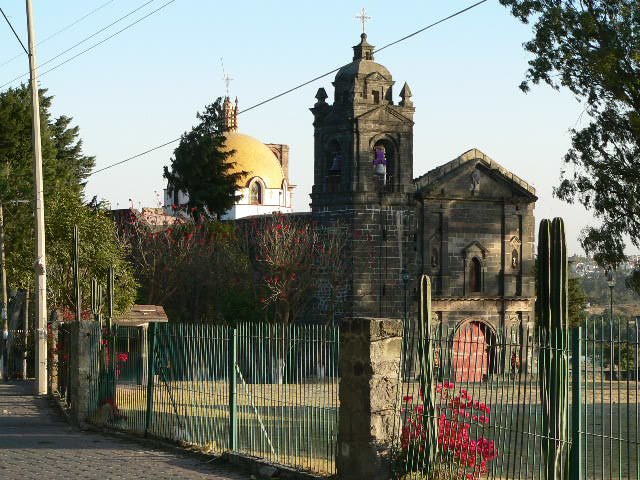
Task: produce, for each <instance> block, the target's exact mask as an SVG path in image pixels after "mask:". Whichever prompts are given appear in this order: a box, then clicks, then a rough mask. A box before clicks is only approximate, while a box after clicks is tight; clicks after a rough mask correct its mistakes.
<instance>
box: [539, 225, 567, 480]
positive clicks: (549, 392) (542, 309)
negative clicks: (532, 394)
mask: <svg viewBox="0 0 640 480" xmlns="http://www.w3.org/2000/svg"><path fill="white" fill-rule="evenodd" d="M567 267H568V263H567V246H566V241H565V236H564V222H563V221H562V219H561V218H554V219H553V222H550V221H549V220H547V219H544V220H542V221H541V222H540V231H539V234H538V269H537V276H538V286H539V291H538V292H537V294H538V299H537V301H536V313H537V317H538V323H539V326H540V336H541V343H540V352H539V354H538V355H539V358H538V365H539V370H540V395H541V401H542V422H543V425H542V426H543V434H544V436H545V437H546V441H543V442H542V449H543V453H544V458H545V463H546V478H547V480H554V479H556V478H565V477H566V471H567V470H566V469H567V463H566V456H565V455H564V450H565V447H566V445H567V444H568V443H567V442H568V441H569V425H568V413H569V356H568V350H567V349H568V344H569V334H568V323H567V318H568V300H567V289H568V288H567V285H568V284H567V281H568V280H567V278H568V277H567Z"/></svg>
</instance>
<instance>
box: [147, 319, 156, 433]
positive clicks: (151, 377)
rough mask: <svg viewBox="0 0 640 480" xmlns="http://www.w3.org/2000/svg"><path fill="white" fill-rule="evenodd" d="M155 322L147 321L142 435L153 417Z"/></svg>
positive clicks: (149, 425) (149, 426)
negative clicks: (147, 336)
mask: <svg viewBox="0 0 640 480" xmlns="http://www.w3.org/2000/svg"><path fill="white" fill-rule="evenodd" d="M155 347H156V323H155V322H151V323H149V358H148V362H149V363H148V365H149V366H148V369H147V411H146V416H145V422H144V436H145V437H146V436H147V435H148V434H149V429H150V428H151V419H152V418H153V382H154V377H155V373H156V372H155V368H154V365H155V361H154V360H155V349H156V348H155Z"/></svg>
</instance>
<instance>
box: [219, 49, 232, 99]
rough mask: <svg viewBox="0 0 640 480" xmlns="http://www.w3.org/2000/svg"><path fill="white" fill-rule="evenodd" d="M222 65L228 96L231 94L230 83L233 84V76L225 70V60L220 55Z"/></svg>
mask: <svg viewBox="0 0 640 480" xmlns="http://www.w3.org/2000/svg"><path fill="white" fill-rule="evenodd" d="M220 65H221V66H222V80H223V81H224V85H225V88H226V96H227V97H228V96H229V85H230V84H231V81H232V80H233V78H231V77H230V76H229V74H228V73H227V72H226V71H225V69H224V61H223V60H222V57H220Z"/></svg>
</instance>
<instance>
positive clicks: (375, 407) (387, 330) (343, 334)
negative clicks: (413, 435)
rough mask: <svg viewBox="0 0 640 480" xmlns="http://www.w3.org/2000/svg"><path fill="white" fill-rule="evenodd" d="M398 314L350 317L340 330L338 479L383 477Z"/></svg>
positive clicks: (394, 388)
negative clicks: (390, 317)
mask: <svg viewBox="0 0 640 480" xmlns="http://www.w3.org/2000/svg"><path fill="white" fill-rule="evenodd" d="M402 330H403V329H402V320H398V319H386V318H351V319H345V320H344V321H343V322H342V325H341V330H340V372H341V378H340V387H339V397H340V418H339V431H338V452H337V457H336V465H337V469H338V475H339V478H341V479H343V480H352V479H353V480H356V479H357V480H361V479H365V478H366V479H367V480H387V479H388V478H390V471H389V467H390V465H389V459H388V454H389V453H390V446H391V441H392V439H393V436H394V428H396V429H398V430H399V428H400V425H399V420H400V418H399V415H400V412H399V411H398V410H397V401H398V388H399V384H398V373H399V370H400V354H401V350H402Z"/></svg>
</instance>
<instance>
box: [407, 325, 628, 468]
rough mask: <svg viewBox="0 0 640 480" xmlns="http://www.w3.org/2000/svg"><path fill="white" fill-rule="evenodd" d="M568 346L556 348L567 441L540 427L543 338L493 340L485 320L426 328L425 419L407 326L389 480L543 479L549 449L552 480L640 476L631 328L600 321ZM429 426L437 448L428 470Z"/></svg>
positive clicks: (508, 335) (516, 335)
mask: <svg viewBox="0 0 640 480" xmlns="http://www.w3.org/2000/svg"><path fill="white" fill-rule="evenodd" d="M570 338H571V342H570V344H571V345H570V346H569V347H568V348H565V349H563V350H562V352H564V353H566V355H567V358H569V359H570V363H569V364H570V382H569V393H570V396H569V406H570V412H569V419H570V423H569V432H570V433H569V435H568V437H566V438H557V437H555V436H554V435H553V434H552V433H551V432H550V431H549V430H548V429H547V428H545V423H544V422H543V408H544V407H543V403H542V401H541V372H542V370H543V367H544V365H543V363H544V362H545V361H546V360H545V359H546V358H548V356H547V355H546V353H547V352H549V351H550V350H552V349H554V348H556V347H555V346H554V345H556V344H555V343H554V342H553V339H551V338H545V333H544V331H541V330H539V329H535V328H524V327H520V326H514V327H513V328H511V329H509V330H507V331H506V332H504V331H503V332H495V331H493V330H492V328H491V327H489V326H488V325H487V324H485V323H482V322H470V323H465V324H463V325H462V326H460V327H458V328H451V329H443V328H442V327H441V326H436V327H434V328H432V330H431V332H429V334H428V335H427V337H426V338H425V340H424V342H425V343H427V344H428V345H429V348H431V349H432V351H433V371H434V382H435V386H434V390H435V402H434V403H435V409H434V410H433V415H432V416H431V417H430V418H429V417H428V415H427V414H426V413H425V412H426V411H427V409H426V405H427V403H428V402H425V400H424V396H423V388H424V387H421V386H420V382H419V367H420V366H419V359H418V355H417V352H418V342H419V341H420V339H419V334H418V332H417V331H415V327H410V328H409V329H408V331H407V332H406V339H407V341H406V355H405V360H404V361H403V380H402V398H401V399H400V400H399V405H400V406H399V409H400V415H399V417H400V425H399V428H398V432H399V434H398V438H397V441H396V444H395V445H394V466H395V477H396V478H412V479H413V478H415V479H441V478H442V479H444V478H447V479H449V478H456V479H457V478H470V479H471V478H474V479H475V478H495V479H530V478H535V479H549V477H548V474H547V473H546V471H545V465H546V462H547V454H546V453H545V452H546V451H548V450H549V449H548V446H549V445H550V444H553V445H556V446H557V450H558V458H559V464H561V465H563V467H562V468H560V469H559V470H558V472H557V473H556V474H555V475H554V476H553V478H558V479H564V478H566V479H571V480H573V479H620V480H622V479H638V478H640V467H639V459H640V443H639V435H638V432H639V431H640V428H639V427H640V412H639V404H638V398H639V397H638V391H639V384H638V373H639V368H638V366H639V364H638V326H637V324H636V322H635V321H634V322H632V323H628V322H625V323H624V324H623V323H622V322H620V321H617V320H616V321H614V322H613V323H611V322H610V321H609V320H608V319H598V320H596V321H591V322H588V323H587V324H586V325H585V327H582V328H581V329H573V330H572V331H571V334H570ZM562 352H561V353H562ZM426 390H427V391H428V388H427V389H426ZM551 413H552V414H553V412H551ZM430 420H431V421H430ZM434 423H435V430H436V433H437V438H438V442H437V446H435V445H434V446H433V449H434V450H435V452H436V453H435V456H436V461H435V462H432V463H431V466H430V465H429V463H428V461H427V457H428V453H429V451H430V445H429V442H428V438H429V433H430V430H433V429H434ZM431 451H433V450H431ZM412 472H413V473H412ZM411 475H413V476H411Z"/></svg>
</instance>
